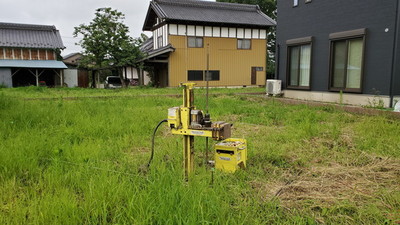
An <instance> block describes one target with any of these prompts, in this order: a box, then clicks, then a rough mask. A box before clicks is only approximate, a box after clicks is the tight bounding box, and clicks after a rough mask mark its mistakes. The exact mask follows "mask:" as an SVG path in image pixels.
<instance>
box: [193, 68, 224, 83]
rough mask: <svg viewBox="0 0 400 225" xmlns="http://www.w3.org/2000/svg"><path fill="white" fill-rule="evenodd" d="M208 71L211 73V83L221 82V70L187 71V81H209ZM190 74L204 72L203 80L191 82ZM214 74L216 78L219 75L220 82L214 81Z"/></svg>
mask: <svg viewBox="0 0 400 225" xmlns="http://www.w3.org/2000/svg"><path fill="white" fill-rule="evenodd" d="M207 71H208V72H210V73H211V80H209V81H220V80H221V71H220V70H187V80H188V81H207V79H206V76H207ZM189 72H202V79H201V80H190V79H189ZM213 74H214V75H215V76H217V75H218V80H216V79H212V78H213Z"/></svg>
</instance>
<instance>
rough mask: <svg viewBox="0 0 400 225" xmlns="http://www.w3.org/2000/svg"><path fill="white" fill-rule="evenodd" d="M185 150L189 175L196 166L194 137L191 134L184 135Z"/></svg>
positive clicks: (185, 161)
mask: <svg viewBox="0 0 400 225" xmlns="http://www.w3.org/2000/svg"><path fill="white" fill-rule="evenodd" d="M183 152H184V164H185V177H186V179H187V178H188V177H189V174H190V173H191V172H192V171H193V168H194V166H193V165H194V162H193V161H194V137H193V136H189V135H184V136H183Z"/></svg>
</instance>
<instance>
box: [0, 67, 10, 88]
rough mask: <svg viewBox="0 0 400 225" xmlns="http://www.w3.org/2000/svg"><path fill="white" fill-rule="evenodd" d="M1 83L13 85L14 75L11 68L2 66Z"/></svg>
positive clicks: (8, 85)
mask: <svg viewBox="0 0 400 225" xmlns="http://www.w3.org/2000/svg"><path fill="white" fill-rule="evenodd" d="M0 85H6V86H7V87H12V77H11V69H10V68H0Z"/></svg>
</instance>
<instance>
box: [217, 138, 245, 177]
mask: <svg viewBox="0 0 400 225" xmlns="http://www.w3.org/2000/svg"><path fill="white" fill-rule="evenodd" d="M214 150H215V168H216V169H219V170H222V171H225V172H235V171H236V170H237V169H238V168H241V167H242V168H245V167H246V161H247V141H246V139H240V138H228V139H226V140H224V141H221V142H219V143H217V144H215V145H214Z"/></svg>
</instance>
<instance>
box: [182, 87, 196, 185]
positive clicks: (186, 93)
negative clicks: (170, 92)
mask: <svg viewBox="0 0 400 225" xmlns="http://www.w3.org/2000/svg"><path fill="white" fill-rule="evenodd" d="M181 85H182V86H183V87H184V89H183V107H181V108H180V117H181V124H182V129H180V130H182V131H183V132H184V135H183V152H184V166H185V177H186V178H187V177H188V176H189V174H190V173H191V172H192V171H193V169H194V166H193V160H194V137H193V136H190V135H189V125H190V110H191V109H192V108H194V106H193V102H194V96H193V87H194V85H195V83H183V84H181Z"/></svg>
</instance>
